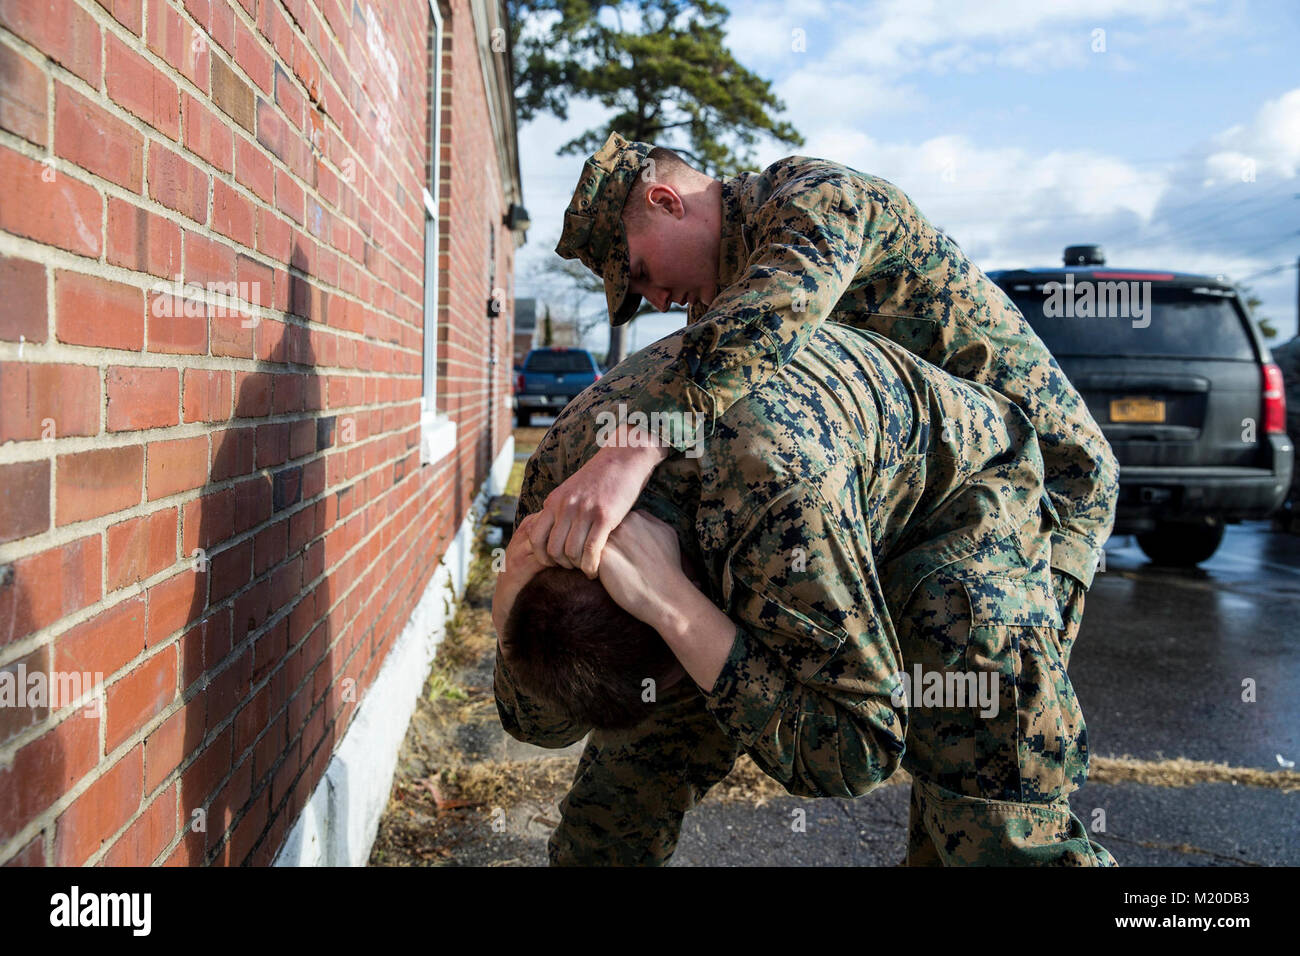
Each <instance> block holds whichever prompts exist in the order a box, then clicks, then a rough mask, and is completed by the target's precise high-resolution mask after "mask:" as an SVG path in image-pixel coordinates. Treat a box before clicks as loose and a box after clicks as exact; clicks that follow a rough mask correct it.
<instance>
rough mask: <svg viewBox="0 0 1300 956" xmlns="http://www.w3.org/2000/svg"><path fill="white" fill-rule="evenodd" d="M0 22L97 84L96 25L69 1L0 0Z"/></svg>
mask: <svg viewBox="0 0 1300 956" xmlns="http://www.w3.org/2000/svg"><path fill="white" fill-rule="evenodd" d="M0 25H3V26H5V27H8V28H9V29H10V30H12V31H13V32H14V33H16V34H18V35H19V36H20V37H22V38H23V39H24V40H26V41H27V42H28V43H30V44H31V45H32V46H34V47H36V48H37V49H38V50H40V51H41V52H42V53H44V54H45V55H46V56H48V57H49V58H50V59H52V60H53V61H54V62H55V63H58V64H60V65H62V66H65V67H67V68H68V69H69V70H71V71H72V72H73V73H75V74H77V76H79V77H81V78H82V79H83V80H85V81H86V82H87V83H89V84H90V85H91V86H94V87H98V86H99V80H100V75H101V72H102V64H101V63H100V60H99V48H100V40H99V25H98V24H96V23H95V21H94V19H93V18H92V17H91V16H90V14H89V13H87V12H86V11H85V10H83V9H81V7H80V6H78V5H77V4H76V3H75V2H73V0H0Z"/></svg>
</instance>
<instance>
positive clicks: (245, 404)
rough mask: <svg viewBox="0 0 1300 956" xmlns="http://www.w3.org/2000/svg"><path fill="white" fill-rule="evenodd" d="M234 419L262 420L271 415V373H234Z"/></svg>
mask: <svg viewBox="0 0 1300 956" xmlns="http://www.w3.org/2000/svg"><path fill="white" fill-rule="evenodd" d="M235 393H236V405H235V417H236V418H262V417H264V416H266V415H269V414H271V373H270V372H236V373H235Z"/></svg>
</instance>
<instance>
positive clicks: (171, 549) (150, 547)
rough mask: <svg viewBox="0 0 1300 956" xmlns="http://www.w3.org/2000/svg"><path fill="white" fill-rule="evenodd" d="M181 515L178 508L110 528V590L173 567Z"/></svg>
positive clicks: (108, 566) (108, 546)
mask: <svg viewBox="0 0 1300 956" xmlns="http://www.w3.org/2000/svg"><path fill="white" fill-rule="evenodd" d="M179 518H180V515H179V513H178V512H177V510H176V509H175V508H162V509H159V510H158V511H155V512H154V513H153V514H150V515H145V516H143V517H140V518H131V519H129V520H127V521H123V522H120V523H118V524H115V525H111V526H110V527H109V529H108V531H107V532H106V536H107V537H106V546H107V548H108V561H107V568H108V573H107V590H109V591H115V590H117V589H118V588H123V587H126V586H127V585H129V584H135V583H136V582H137V581H143V580H145V579H146V578H151V577H153V576H154V575H155V574H158V573H159V572H160V571H164V570H166V569H167V568H169V567H171V566H172V565H174V564H175V563H176V561H177V556H176V534H177V527H178V521H179Z"/></svg>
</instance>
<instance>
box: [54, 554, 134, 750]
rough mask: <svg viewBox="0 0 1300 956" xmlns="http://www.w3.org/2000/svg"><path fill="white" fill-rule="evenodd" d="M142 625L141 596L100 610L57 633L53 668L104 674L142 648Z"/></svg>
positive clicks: (119, 666)
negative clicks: (68, 628)
mask: <svg viewBox="0 0 1300 956" xmlns="http://www.w3.org/2000/svg"><path fill="white" fill-rule="evenodd" d="M110 554H111V552H110ZM144 624H145V607H144V597H143V595H136V596H135V597H133V598H130V599H128V600H126V601H121V602H119V603H117V604H115V605H113V606H112V607H110V608H108V609H107V610H103V611H100V612H99V613H98V614H96V615H95V616H94V617H92V618H91V619H90V620H89V621H84V622H83V623H81V624H78V625H77V626H76V627H74V628H73V629H72V630H70V631H66V632H64V633H63V634H60V635H59V637H58V639H57V640H56V641H55V644H54V669H55V670H59V671H76V672H78V673H91V674H95V673H102V674H103V675H104V676H105V677H108V676H110V675H112V674H114V673H116V672H117V671H119V670H120V669H121V668H123V667H125V666H126V665H127V664H128V663H130V662H131V661H132V660H134V659H135V658H136V657H137V656H138V655H139V654H140V652H142V651H143V650H144ZM109 749H110V750H111V749H112V748H111V747H110V748H109Z"/></svg>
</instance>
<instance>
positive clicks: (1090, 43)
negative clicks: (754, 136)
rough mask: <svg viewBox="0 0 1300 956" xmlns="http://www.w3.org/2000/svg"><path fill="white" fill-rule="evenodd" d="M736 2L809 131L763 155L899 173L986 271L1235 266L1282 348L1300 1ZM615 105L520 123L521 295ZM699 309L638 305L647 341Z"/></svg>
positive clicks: (763, 71)
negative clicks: (1093, 256)
mask: <svg viewBox="0 0 1300 956" xmlns="http://www.w3.org/2000/svg"><path fill="white" fill-rule="evenodd" d="M727 6H728V7H729V8H730V10H731V11H732V13H731V17H730V19H729V20H728V23H727V35H728V42H729V45H730V47H731V49H732V50H733V52H734V53H735V55H736V57H737V59H738V60H739V61H740V62H741V63H743V64H744V65H745V66H746V67H747V68H749V69H750V70H752V71H753V72H755V73H757V74H759V75H760V76H763V77H764V78H766V79H769V80H771V81H772V83H773V86H774V89H775V91H776V93H777V95H778V96H779V97H780V98H781V99H782V100H783V101H784V103H785V106H786V109H785V112H784V114H783V118H784V119H786V120H788V121H789V122H791V123H792V124H793V125H794V126H795V127H796V128H797V129H798V130H799V132H800V133H801V134H802V135H803V137H804V139H805V141H806V142H805V145H804V146H802V147H799V148H798V149H797V150H796V149H791V148H788V147H784V146H782V145H780V144H777V143H769V144H767V145H766V146H765V147H763V148H760V149H759V150H758V151H757V153H756V156H755V168H762V167H763V166H766V165H767V164H768V163H771V162H773V161H774V160H776V159H779V158H780V157H782V156H786V155H789V154H790V153H792V152H797V153H799V154H801V155H806V156H817V157H822V158H826V159H833V160H836V161H838V162H841V163H845V164H846V165H849V166H852V167H854V168H855V169H858V170H861V171H863V172H867V173H871V174H873V175H877V176H882V177H884V178H885V179H888V180H890V181H892V182H894V183H896V184H897V185H898V186H900V187H901V188H902V189H903V190H904V191H905V192H907V193H908V195H910V196H911V197H912V199H913V200H914V201H915V202H916V203H917V205H918V206H919V207H920V209H921V210H922V212H924V213H925V214H926V216H927V217H928V218H929V219H930V220H931V221H932V222H934V223H935V224H936V225H938V226H940V227H941V228H943V229H944V230H945V231H947V232H948V233H949V234H950V235H952V236H953V237H954V238H955V239H956V240H957V241H958V242H959V243H960V245H961V246H962V248H963V249H964V250H965V251H966V253H967V254H968V255H969V256H971V258H972V259H974V260H975V262H976V263H977V264H978V265H979V266H980V267H982V268H984V269H986V270H989V269H1001V268H1009V267H1014V266H1026V265H1028V266H1035V265H1038V266H1045V265H1056V264H1058V263H1059V262H1060V261H1061V260H1060V256H1061V251H1062V249H1063V248H1064V247H1065V246H1066V245H1068V244H1072V243H1085V242H1096V243H1100V244H1101V245H1103V246H1104V247H1105V251H1106V256H1107V262H1108V263H1109V264H1111V265H1117V266H1126V267H1149V268H1163V269H1174V270H1181V271H1187V272H1204V273H1210V274H1218V273H1222V274H1224V275H1226V276H1228V277H1229V278H1231V279H1233V280H1235V281H1238V282H1242V281H1245V282H1246V283H1247V284H1248V285H1249V286H1250V287H1251V289H1252V290H1253V291H1254V292H1255V294H1257V295H1258V296H1259V297H1260V298H1262V299H1263V300H1264V305H1263V306H1262V307H1261V308H1260V309H1259V310H1258V313H1257V315H1261V316H1267V317H1270V318H1271V319H1272V321H1273V324H1274V325H1275V326H1277V327H1278V329H1279V330H1280V333H1281V334H1280V335H1279V337H1278V338H1277V339H1275V340H1273V341H1274V343H1280V342H1282V341H1285V340H1286V339H1288V338H1290V337H1291V336H1292V335H1294V334H1295V333H1296V282H1297V275H1296V261H1297V258H1298V257H1300V176H1298V175H1297V174H1298V173H1300V55H1298V53H1297V51H1300V4H1297V3H1294V2H1292V0H1276V2H1244V0H1242V2H1211V0H1142V2H1119V0H1056V2H1051V3H1044V2H1042V0H1003V2H988V3H984V2H971V0H884V2H870V3H865V2H861V0H850V2H841V0H758V2H741V0H735V2H729V3H727ZM624 22H625V23H626V22H627V20H626V18H625V21H624ZM795 31H802V34H797V33H796V32H795ZM800 36H801V37H802V45H803V46H804V47H805V49H803V50H802V51H801V50H798V49H797V47H798V46H800V43H799V42H796V39H797V38H798V37H800ZM605 115H606V111H605V110H604V109H603V108H602V107H600V106H599V105H598V104H594V103H574V104H572V108H571V110H570V118H569V120H568V121H567V122H563V123H561V122H559V121H558V120H555V119H553V118H545V119H538V120H536V121H534V122H532V123H529V124H526V125H524V126H523V127H521V129H520V134H519V135H520V151H521V156H522V172H523V177H524V201H525V205H526V206H527V208H528V211H529V213H530V216H531V219H532V223H533V225H532V227H531V228H530V230H529V232H528V242H527V244H526V245H525V246H524V247H523V248H522V249H521V250H520V254H519V259H518V263H517V275H516V294H517V295H520V296H527V295H538V294H543V287H542V285H541V283H540V282H539V281H538V280H537V279H536V278H535V275H536V270H537V269H538V267H539V266H541V265H542V264H543V263H544V261H545V260H546V259H549V258H554V253H553V252H552V250H553V249H554V247H555V243H556V241H557V240H558V238H559V232H560V222H561V216H562V213H563V210H564V207H565V205H566V204H567V202H568V199H569V197H570V195H571V194H572V191H573V186H574V184H575V182H576V180H577V175H578V172H579V170H580V168H581V164H582V160H581V158H580V157H577V156H563V157H561V156H557V155H556V154H555V151H556V149H557V147H558V146H559V145H560V144H561V143H563V142H565V141H566V140H568V139H570V138H572V137H573V136H575V135H576V134H578V133H579V132H581V131H583V130H585V129H588V128H590V127H592V126H594V125H596V124H597V123H599V122H600V121H601V119H602V118H603V117H604V116H605ZM665 145H673V144H672V142H671V141H667V142H665ZM1277 267H1281V268H1277ZM1269 270H1274V271H1269ZM592 305H593V306H595V307H599V305H600V303H599V302H596V301H593V302H592ZM684 321H685V316H684V314H673V315H665V316H663V317H654V318H650V317H643V318H640V319H638V320H636V322H634V323H633V326H634V327H636V326H639V328H637V329H636V331H635V332H634V333H633V334H634V336H635V337H634V339H633V345H634V346H639V345H646V344H648V343H649V342H651V341H653V340H654V339H656V338H658V337H659V336H660V335H663V334H665V333H667V332H669V331H671V330H672V329H674V328H677V327H679V326H680V325H681V324H683V323H684ZM605 335H606V333H605V332H604V330H603V329H602V330H600V331H599V333H598V335H596V336H595V337H594V340H592V341H591V342H590V344H591V346H592V347H593V348H595V349H596V350H597V351H601V352H603V351H604V348H605Z"/></svg>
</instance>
